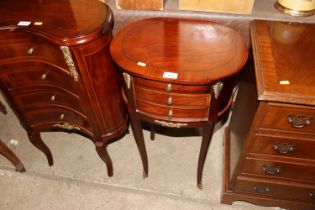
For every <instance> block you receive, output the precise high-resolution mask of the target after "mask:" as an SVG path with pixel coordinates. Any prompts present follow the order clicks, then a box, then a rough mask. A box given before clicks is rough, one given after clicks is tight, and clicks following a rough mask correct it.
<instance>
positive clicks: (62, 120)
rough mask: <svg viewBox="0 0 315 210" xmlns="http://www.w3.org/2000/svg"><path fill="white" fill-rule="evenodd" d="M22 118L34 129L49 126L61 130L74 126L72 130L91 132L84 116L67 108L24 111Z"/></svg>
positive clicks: (43, 108)
mask: <svg viewBox="0 0 315 210" xmlns="http://www.w3.org/2000/svg"><path fill="white" fill-rule="evenodd" d="M24 116H25V118H26V120H27V121H28V122H29V124H30V125H32V126H35V127H36V126H41V125H48V124H51V126H52V127H56V128H63V127H62V126H63V125H71V126H74V128H73V129H72V130H77V131H79V130H81V129H86V130H88V131H90V132H91V128H90V126H89V123H88V121H87V118H86V116H84V115H83V114H82V113H79V112H75V111H73V110H71V109H67V108H61V107H42V109H38V110H33V111H30V110H26V112H25V113H24ZM64 129H66V130H67V128H64Z"/></svg>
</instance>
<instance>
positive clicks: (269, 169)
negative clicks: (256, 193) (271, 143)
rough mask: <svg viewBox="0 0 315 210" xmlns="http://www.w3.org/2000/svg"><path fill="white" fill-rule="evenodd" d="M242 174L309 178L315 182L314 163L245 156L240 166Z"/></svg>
mask: <svg viewBox="0 0 315 210" xmlns="http://www.w3.org/2000/svg"><path fill="white" fill-rule="evenodd" d="M242 173H243V174H252V175H260V176H266V177H267V178H270V177H277V178H280V177H281V178H289V179H297V180H298V179H299V180H305V181H306V180H309V181H314V183H315V162H314V165H301V164H293V163H287V162H277V161H265V160H256V159H251V158H247V159H246V160H245V163H244V167H243V168H242Z"/></svg>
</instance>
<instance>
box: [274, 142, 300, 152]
mask: <svg viewBox="0 0 315 210" xmlns="http://www.w3.org/2000/svg"><path fill="white" fill-rule="evenodd" d="M272 147H273V149H274V150H275V151H277V152H278V153H280V154H287V153H289V152H293V151H295V149H296V144H293V143H274V144H273V145H272Z"/></svg>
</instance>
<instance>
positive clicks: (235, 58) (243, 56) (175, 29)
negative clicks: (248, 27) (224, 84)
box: [111, 18, 248, 85]
mask: <svg viewBox="0 0 315 210" xmlns="http://www.w3.org/2000/svg"><path fill="white" fill-rule="evenodd" d="M111 54H112V57H113V59H114V61H115V62H116V63H117V64H118V65H119V66H120V67H121V68H123V69H124V71H126V72H129V73H131V74H133V75H137V76H139V77H144V78H147V79H153V80H158V81H169V82H172V83H179V84H194V85H196V84H209V83H211V82H213V81H216V80H219V79H223V78H226V77H229V76H232V75H234V74H236V73H238V72H239V71H240V70H241V68H242V67H243V65H244V63H245V62H246V60H247V56H248V49H247V46H246V43H245V41H244V39H243V37H242V36H241V35H240V33H239V32H237V31H235V30H233V29H232V28H229V27H227V26H224V25H220V24H218V23H215V22H210V21H204V20H187V19H173V18H172V19H170V18H152V19H144V20H140V21H138V22H134V23H132V24H130V25H128V26H127V27H126V28H124V29H123V30H121V31H120V32H118V33H117V35H116V37H115V38H114V40H113V42H112V44H111ZM169 73H170V74H169Z"/></svg>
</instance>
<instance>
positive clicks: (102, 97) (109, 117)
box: [0, 0, 127, 175]
mask: <svg viewBox="0 0 315 210" xmlns="http://www.w3.org/2000/svg"><path fill="white" fill-rule="evenodd" d="M0 13H1V15H0V17H1V18H0V82H1V83H0V87H1V90H2V91H3V93H4V95H5V96H6V98H7V99H8V102H9V104H10V105H12V108H13V110H14V111H15V112H16V114H17V116H18V117H19V119H20V121H21V123H22V125H23V126H24V128H25V129H26V130H27V132H28V136H29V139H30V141H31V142H32V143H33V144H34V145H35V146H36V147H38V148H39V149H40V150H41V151H43V152H44V153H45V155H46V156H47V158H48V161H49V164H50V165H52V164H53V159H52V155H51V152H50V151H49V149H48V148H47V146H46V145H45V144H44V143H43V141H42V140H41V139H40V135H39V132H41V131H52V130H59V131H60V130H64V131H71V132H72V131H73V132H77V133H80V134H84V135H86V136H87V137H89V138H90V139H91V140H93V142H94V143H95V145H96V150H97V152H98V154H99V155H100V156H101V158H102V159H103V160H104V161H105V162H106V164H107V167H108V174H109V175H112V173H113V171H112V164H111V160H110V158H109V156H108V153H107V151H106V145H107V144H108V142H109V141H110V140H113V139H114V138H118V137H119V136H121V135H123V134H124V133H125V131H126V127H127V126H126V122H127V113H126V110H125V106H124V104H123V101H122V97H121V93H120V85H121V79H120V76H119V75H118V73H117V72H116V71H115V68H114V66H113V65H112V62H111V58H110V54H109V43H110V41H111V39H112V35H111V29H112V24H113V17H112V12H111V10H110V8H109V7H108V6H106V5H105V4H102V3H101V2H99V1H85V0H79V1H60V2H59V1H45V2H39V1H19V2H15V1H2V2H0Z"/></svg>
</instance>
